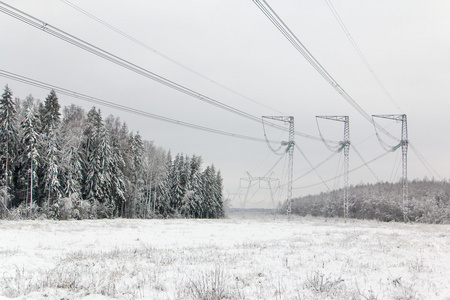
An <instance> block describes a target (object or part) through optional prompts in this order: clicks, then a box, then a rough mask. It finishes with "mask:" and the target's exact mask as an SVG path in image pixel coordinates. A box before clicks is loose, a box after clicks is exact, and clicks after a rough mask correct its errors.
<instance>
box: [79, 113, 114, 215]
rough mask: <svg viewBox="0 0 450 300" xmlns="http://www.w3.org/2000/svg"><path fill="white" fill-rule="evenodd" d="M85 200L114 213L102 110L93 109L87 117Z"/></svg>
mask: <svg viewBox="0 0 450 300" xmlns="http://www.w3.org/2000/svg"><path fill="white" fill-rule="evenodd" d="M84 150H85V153H84V164H83V168H84V189H83V195H84V198H85V199H87V200H89V201H91V203H93V204H94V205H95V204H96V203H97V202H98V203H99V204H101V205H103V206H104V207H105V208H107V209H108V214H109V213H112V212H111V211H110V210H111V209H113V204H114V203H113V202H111V195H110V191H111V165H112V163H111V156H112V151H111V147H110V145H109V137H108V132H107V131H106V129H105V127H104V125H103V120H102V117H101V112H100V109H99V110H97V109H96V108H95V107H93V108H92V109H91V110H90V111H89V112H88V115H87V126H86V130H85V142H84Z"/></svg>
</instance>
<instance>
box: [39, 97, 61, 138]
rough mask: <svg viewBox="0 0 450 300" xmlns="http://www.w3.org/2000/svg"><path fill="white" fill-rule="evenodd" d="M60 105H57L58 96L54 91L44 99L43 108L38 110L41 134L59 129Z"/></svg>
mask: <svg viewBox="0 0 450 300" xmlns="http://www.w3.org/2000/svg"><path fill="white" fill-rule="evenodd" d="M60 108H61V105H59V101H58V96H57V95H56V92H55V91H54V90H51V91H50V94H48V96H47V98H45V101H44V104H43V106H41V107H40V108H39V113H40V119H41V127H42V132H43V133H47V132H48V131H50V130H52V131H53V132H55V131H56V129H57V128H58V127H59V124H60V122H61V113H60V111H59V110H60Z"/></svg>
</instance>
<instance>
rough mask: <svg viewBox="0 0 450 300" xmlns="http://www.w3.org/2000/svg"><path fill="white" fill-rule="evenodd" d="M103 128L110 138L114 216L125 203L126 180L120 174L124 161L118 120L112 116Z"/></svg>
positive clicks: (121, 173)
mask: <svg viewBox="0 0 450 300" xmlns="http://www.w3.org/2000/svg"><path fill="white" fill-rule="evenodd" d="M105 127H106V130H107V131H108V135H109V137H110V145H111V192H110V194H111V197H112V199H113V201H114V203H115V208H116V211H115V214H116V215H121V214H120V208H121V207H122V205H124V204H125V202H126V197H125V194H126V185H125V182H126V179H125V176H124V174H123V172H122V170H123V168H124V165H125V161H124V158H123V151H122V149H121V147H120V135H119V132H120V129H121V127H122V125H121V122H120V120H119V118H114V117H113V116H112V115H110V116H108V118H106V120H105Z"/></svg>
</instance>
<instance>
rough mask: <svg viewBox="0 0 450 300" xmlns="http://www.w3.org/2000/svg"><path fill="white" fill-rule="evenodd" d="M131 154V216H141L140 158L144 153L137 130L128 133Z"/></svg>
mask: <svg viewBox="0 0 450 300" xmlns="http://www.w3.org/2000/svg"><path fill="white" fill-rule="evenodd" d="M130 145H131V156H132V161H133V165H132V167H133V177H132V195H133V196H132V197H133V204H134V205H133V209H132V212H133V213H132V216H131V217H132V218H136V217H138V218H142V217H143V215H144V211H145V199H144V190H143V186H144V185H143V183H144V181H143V172H142V171H143V169H142V159H143V153H144V145H143V143H142V138H141V135H140V134H139V132H137V133H136V134H134V135H133V133H131V135H130Z"/></svg>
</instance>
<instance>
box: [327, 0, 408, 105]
mask: <svg viewBox="0 0 450 300" xmlns="http://www.w3.org/2000/svg"><path fill="white" fill-rule="evenodd" d="M325 2H326V3H327V5H328V8H329V9H330V10H331V13H332V14H333V16H334V17H335V18H336V20H337V22H338V23H339V26H341V28H342V30H343V31H344V33H345V36H346V37H347V38H348V40H349V41H350V43H351V44H352V46H353V48H355V50H356V52H357V53H358V55H359V57H360V58H361V60H362V61H363V63H364V64H365V65H366V67H367V69H368V70H369V72H370V73H371V74H372V76H373V78H374V79H375V81H376V82H377V83H378V85H379V86H380V87H381V89H382V90H383V91H384V93H385V94H386V96H387V97H388V98H389V100H390V101H391V102H392V103H393V104H394V105H395V107H396V108H397V109H398V110H401V108H400V106H399V105H398V104H397V102H395V100H394V98H392V96H391V94H390V93H389V91H388V90H387V89H386V87H385V86H384V84H383V83H382V82H381V80H380V78H379V77H378V76H377V74H376V73H375V71H374V70H373V68H372V67H371V66H370V64H369V62H368V61H367V59H366V57H365V55H364V53H363V52H362V51H361V49H360V48H359V47H358V45H357V44H356V42H355V40H354V39H353V37H352V35H351V34H350V32H349V31H348V29H347V27H346V26H345V24H344V22H343V21H342V19H341V17H340V16H339V14H338V12H337V11H336V9H335V8H334V6H333V4H332V3H331V1H330V0H325Z"/></svg>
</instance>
